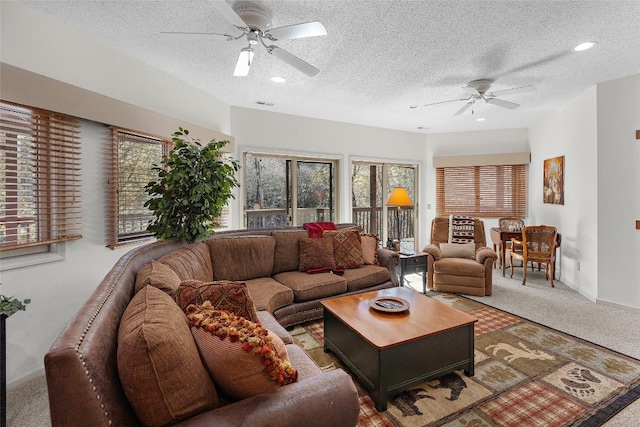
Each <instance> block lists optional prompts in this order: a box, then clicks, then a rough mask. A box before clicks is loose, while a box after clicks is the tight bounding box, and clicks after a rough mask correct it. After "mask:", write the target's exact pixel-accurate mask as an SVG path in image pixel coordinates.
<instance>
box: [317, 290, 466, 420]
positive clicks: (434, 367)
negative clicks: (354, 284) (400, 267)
mask: <svg viewBox="0 0 640 427" xmlns="http://www.w3.org/2000/svg"><path fill="white" fill-rule="evenodd" d="M378 296H395V297H400V298H403V299H405V300H407V301H409V303H410V305H411V306H410V308H409V310H408V311H405V312H402V313H386V312H380V311H377V310H374V309H372V308H370V307H369V301H370V300H371V299H373V298H375V297H378ZM322 305H323V307H324V350H325V351H329V350H330V351H332V352H333V353H334V354H335V355H336V356H337V357H338V358H339V359H340V360H341V361H342V362H343V363H344V365H345V366H347V367H348V368H349V369H350V370H351V371H352V372H353V373H354V374H356V375H357V376H358V378H359V379H360V381H361V382H362V384H363V385H364V386H365V387H366V388H367V389H368V390H369V391H370V392H371V394H372V397H373V400H374V402H375V405H376V409H377V410H378V411H385V410H386V409H387V402H388V400H389V399H390V398H391V397H393V395H395V394H397V393H399V392H401V391H403V390H406V389H407V388H409V387H410V386H412V385H414V384H416V383H419V382H422V381H428V380H432V379H434V378H438V377H440V376H442V375H445V374H448V373H450V372H453V371H456V370H459V369H464V373H465V374H466V375H467V376H473V375H474V357H473V350H474V345H473V343H474V341H473V339H474V335H473V327H474V324H475V322H476V321H477V319H476V318H475V317H473V316H471V315H469V314H467V313H464V312H462V311H460V310H456V309H454V308H451V307H449V306H448V305H446V304H443V303H441V302H438V301H436V300H434V299H432V298H429V297H426V296H424V295H422V294H420V293H418V292H416V291H414V290H412V289H408V288H401V287H399V288H391V289H383V290H379V291H373V292H366V293H361V294H355V295H347V296H344V297H339V298H332V299H327V300H324V301H322Z"/></svg>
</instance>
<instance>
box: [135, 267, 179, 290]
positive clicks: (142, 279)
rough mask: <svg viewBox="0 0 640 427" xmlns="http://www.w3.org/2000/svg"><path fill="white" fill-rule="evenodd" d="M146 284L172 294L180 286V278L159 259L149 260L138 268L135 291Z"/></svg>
mask: <svg viewBox="0 0 640 427" xmlns="http://www.w3.org/2000/svg"><path fill="white" fill-rule="evenodd" d="M147 285H151V286H153V287H156V288H158V289H160V290H161V291H163V292H166V293H167V294H169V295H173V293H174V292H175V291H176V290H177V289H178V286H180V278H179V277H178V275H177V274H176V273H175V271H173V270H172V269H171V268H170V267H169V266H167V265H165V264H163V263H161V262H159V261H151V262H148V263H146V264H145V265H143V266H142V267H140V270H138V273H137V274H136V288H135V292H136V293H137V292H138V291H140V289H142V288H144V287H145V286H147Z"/></svg>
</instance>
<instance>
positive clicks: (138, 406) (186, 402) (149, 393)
mask: <svg viewBox="0 0 640 427" xmlns="http://www.w3.org/2000/svg"><path fill="white" fill-rule="evenodd" d="M168 337H170V339H167V338H168ZM117 361H118V373H119V376H120V381H121V382H122V388H123V389H124V392H125V394H126V396H127V399H128V400H129V402H130V403H131V406H132V407H133V409H134V411H135V413H136V415H137V416H138V418H139V419H140V421H141V422H142V424H143V425H148V426H160V425H166V424H171V423H173V422H175V421H177V420H181V419H183V418H187V417H190V416H192V415H195V414H197V413H199V412H202V411H205V410H208V409H211V408H215V407H216V406H217V405H218V395H217V393H216V389H215V387H214V385H213V382H212V381H211V378H210V377H209V374H208V373H207V370H206V369H205V367H204V365H203V363H202V361H201V359H200V354H199V353H198V348H197V347H196V344H195V342H194V340H193V336H192V335H191V331H190V329H189V324H188V321H187V318H186V315H185V314H184V313H183V312H182V310H180V307H178V305H177V304H176V303H175V301H173V299H171V297H170V296H169V295H167V294H166V293H164V292H162V291H161V290H159V289H157V288H155V287H153V286H146V287H144V288H143V289H141V290H140V291H139V292H138V293H137V294H136V295H135V296H134V297H133V298H132V299H131V302H130V303H129V305H128V306H127V308H126V309H125V311H124V314H123V315H122V319H121V321H120V329H119V331H118V352H117ZM185 385H190V386H185Z"/></svg>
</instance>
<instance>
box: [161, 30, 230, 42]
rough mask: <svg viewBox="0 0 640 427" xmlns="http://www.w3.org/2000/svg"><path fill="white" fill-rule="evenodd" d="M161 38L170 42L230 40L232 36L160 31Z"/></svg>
mask: <svg viewBox="0 0 640 427" xmlns="http://www.w3.org/2000/svg"><path fill="white" fill-rule="evenodd" d="M160 36H161V37H166V38H171V39H172V40H232V39H233V36H230V35H228V34H216V33H185V32H183V31H161V32H160Z"/></svg>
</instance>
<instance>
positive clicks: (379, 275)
mask: <svg viewBox="0 0 640 427" xmlns="http://www.w3.org/2000/svg"><path fill="white" fill-rule="evenodd" d="M342 277H344V278H345V280H346V281H347V291H359V290H360V289H364V288H367V287H369V286H374V285H379V284H380V283H384V282H386V281H387V280H390V279H391V277H390V275H389V269H387V268H384V267H380V266H378V265H365V266H363V267H362V268H354V269H350V270H345V271H344V276H342Z"/></svg>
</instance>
